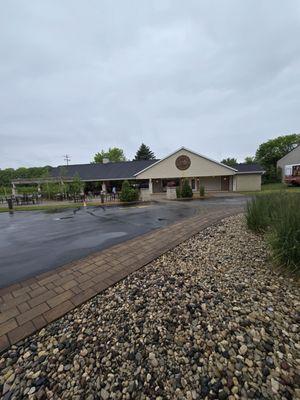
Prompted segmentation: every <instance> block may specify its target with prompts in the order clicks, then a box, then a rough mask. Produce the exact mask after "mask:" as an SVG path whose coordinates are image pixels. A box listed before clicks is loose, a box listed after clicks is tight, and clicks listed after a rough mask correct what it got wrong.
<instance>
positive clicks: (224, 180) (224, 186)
mask: <svg viewBox="0 0 300 400" xmlns="http://www.w3.org/2000/svg"><path fill="white" fill-rule="evenodd" d="M229 179H230V177H229V176H222V177H221V190H222V191H223V192H228V191H229Z"/></svg>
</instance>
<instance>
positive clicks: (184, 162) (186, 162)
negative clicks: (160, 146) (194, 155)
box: [175, 156, 191, 171]
mask: <svg viewBox="0 0 300 400" xmlns="http://www.w3.org/2000/svg"><path fill="white" fill-rule="evenodd" d="M175 165H176V167H177V168H178V169H180V170H182V171H183V170H185V169H188V168H189V166H190V165H191V159H190V157H188V156H179V157H177V158H176V161H175Z"/></svg>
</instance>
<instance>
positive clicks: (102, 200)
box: [100, 194, 104, 203]
mask: <svg viewBox="0 0 300 400" xmlns="http://www.w3.org/2000/svg"><path fill="white" fill-rule="evenodd" d="M100 197H101V203H104V194H101V195H100Z"/></svg>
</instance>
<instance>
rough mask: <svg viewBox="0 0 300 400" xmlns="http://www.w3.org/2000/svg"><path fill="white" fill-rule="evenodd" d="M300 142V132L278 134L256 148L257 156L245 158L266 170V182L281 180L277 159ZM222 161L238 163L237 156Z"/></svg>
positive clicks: (248, 162)
mask: <svg viewBox="0 0 300 400" xmlns="http://www.w3.org/2000/svg"><path fill="white" fill-rule="evenodd" d="M299 144H300V134H296V133H295V134H292V135H285V136H278V137H277V138H275V139H270V140H268V141H266V142H264V143H262V144H261V145H260V146H259V147H258V149H257V150H256V153H255V156H249V157H246V158H245V163H246V164H259V165H261V166H262V167H263V168H264V170H265V171H266V172H265V174H264V176H263V182H264V183H273V182H280V180H281V171H278V169H277V161H278V160H280V159H281V158H282V157H283V156H285V155H286V154H288V153H289V152H290V151H292V150H293V149H294V148H295V147H297V146H298V145H299ZM221 163H223V164H226V165H228V166H230V167H233V168H234V166H235V165H237V164H238V162H237V159H236V158H231V157H228V158H225V159H223V160H222V161H221Z"/></svg>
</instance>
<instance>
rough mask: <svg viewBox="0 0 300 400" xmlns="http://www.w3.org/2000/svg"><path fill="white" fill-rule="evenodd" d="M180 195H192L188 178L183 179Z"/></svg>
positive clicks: (185, 196)
mask: <svg viewBox="0 0 300 400" xmlns="http://www.w3.org/2000/svg"><path fill="white" fill-rule="evenodd" d="M181 197H183V198H191V197H193V191H192V188H191V187H190V185H189V181H188V179H185V180H184V181H183V185H182V190H181Z"/></svg>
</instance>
